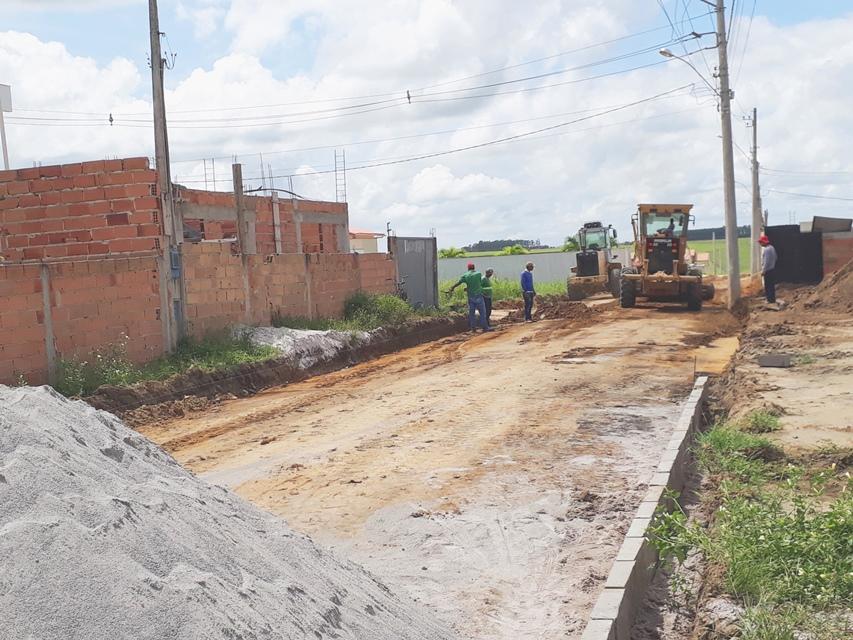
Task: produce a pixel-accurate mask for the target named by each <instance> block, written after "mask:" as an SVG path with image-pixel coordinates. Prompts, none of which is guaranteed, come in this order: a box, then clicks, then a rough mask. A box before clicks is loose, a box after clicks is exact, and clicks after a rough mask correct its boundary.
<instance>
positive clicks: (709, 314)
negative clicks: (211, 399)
mask: <svg viewBox="0 0 853 640" xmlns="http://www.w3.org/2000/svg"><path fill="white" fill-rule="evenodd" d="M734 324H735V323H734V321H733V319H732V318H731V316H729V315H728V314H727V312H725V311H723V310H722V309H720V308H713V307H712V308H707V309H706V311H704V312H703V313H702V314H689V313H684V312H681V310H671V311H664V310H659V309H634V310H630V311H621V310H618V309H611V310H607V311H604V312H603V313H601V314H600V315H597V316H596V317H595V318H594V319H593V321H592V323H589V322H588V323H586V326H584V327H583V328H578V327H577V326H576V325H575V324H573V323H572V322H566V321H561V320H553V321H543V322H539V323H536V324H533V325H514V326H509V327H507V328H504V329H502V330H501V331H498V332H495V333H493V334H487V335H480V336H477V337H474V338H467V339H466V338H461V337H460V338H451V339H445V340H442V341H439V342H435V343H431V344H427V345H422V346H420V347H416V348H413V349H408V350H406V351H402V352H399V353H397V354H394V355H391V356H386V357H384V358H381V359H379V360H374V361H372V362H369V363H365V364H362V365H359V366H356V367H353V368H351V369H347V370H344V371H339V372H336V373H332V374H329V375H324V376H320V377H316V378H313V379H311V380H308V381H305V382H302V383H299V384H293V385H290V386H287V387H282V388H278V389H273V390H270V391H267V392H265V393H261V394H259V395H257V396H254V397H251V398H246V399H241V400H234V401H229V402H226V403H224V404H222V405H219V406H216V407H214V408H212V409H210V410H207V411H205V412H201V413H196V414H192V415H189V416H187V417H185V418H182V419H178V420H174V421H171V422H168V423H161V424H157V425H151V426H148V427H144V428H142V429H141V430H142V431H143V433H145V434H146V435H147V436H149V437H151V438H152V439H154V440H155V441H157V442H158V443H160V444H162V445H164V446H165V447H166V448H167V449H168V450H169V451H171V452H172V453H173V454H174V455H175V457H176V458H177V459H178V460H179V461H180V462H181V463H182V464H184V465H186V466H187V467H189V468H190V469H191V470H193V471H194V472H196V473H198V474H200V475H201V476H202V477H204V478H206V479H207V480H209V481H211V482H215V483H220V484H224V485H227V486H229V487H232V488H234V489H236V491H237V492H238V493H240V494H241V495H243V496H244V497H246V498H248V499H249V500H251V501H253V502H255V503H256V504H258V505H260V506H262V507H264V508H266V509H268V510H270V511H272V512H274V513H276V514H280V515H281V516H283V517H284V518H286V519H287V521H288V522H289V524H290V525H291V526H292V527H294V528H295V529H297V530H300V531H303V532H305V533H307V534H309V535H311V536H312V537H313V538H314V539H315V540H317V541H319V542H320V543H325V544H327V545H329V546H331V547H333V548H336V549H338V550H340V552H341V553H342V554H344V555H347V556H349V557H350V558H352V559H353V560H355V561H357V562H360V563H362V564H363V565H365V566H367V567H368V568H369V569H370V570H371V571H373V572H374V573H375V574H376V575H378V576H379V577H380V579H382V580H383V581H384V582H385V583H386V584H387V585H388V586H389V587H390V588H392V589H399V590H402V591H405V592H408V593H409V595H411V596H413V597H415V598H416V599H418V600H421V601H423V602H425V603H426V604H427V605H428V606H429V607H430V608H432V609H433V610H434V611H435V612H436V613H437V615H438V616H440V617H441V618H443V619H444V620H446V621H448V622H449V623H450V624H452V625H453V626H455V628H457V629H458V630H459V631H460V633H461V634H462V635H464V636H467V637H475V638H502V639H503V638H505V639H510V638H511V639H517V638H542V639H550V638H574V637H578V636H579V635H580V634H581V632H582V630H583V627H584V624H585V620H586V616H587V614H588V612H589V609H590V607H591V605H592V603H593V602H594V599H595V597H596V596H597V594H598V591H599V590H600V589H601V588H602V585H603V580H604V578H605V577H606V574H607V571H608V569H609V566H610V563H611V561H612V558H613V556H614V555H615V553H616V551H617V548H618V545H619V543H620V542H621V539H622V536H623V534H624V532H625V529H626V527H627V524H628V522H629V520H630V518H631V516H632V515H633V512H634V510H635V509H636V506H637V504H638V502H639V500H640V499H641V497H642V495H643V492H644V489H645V484H644V483H645V482H647V480H648V478H649V477H650V476H651V473H652V471H653V469H654V468H655V466H656V465H657V463H658V458H659V454H660V450H661V448H662V447H663V446H664V444H665V443H666V442H667V440H668V439H669V434H670V430H671V428H672V425H673V423H674V421H675V419H676V417H677V415H678V412H679V408H680V403H681V400H682V399H683V398H684V397H685V396H686V394H687V393H688V391H689V389H690V386H691V384H692V379H693V373H694V367H695V366H696V362H697V361H696V359H695V357H696V356H699V357H701V358H702V360H701V362H703V363H705V364H704V365H700V366H703V367H711V368H718V367H719V366H721V365H722V364H723V363H724V362H725V361H726V360H727V358H728V356H729V353H730V351H731V349H732V348H733V347H734V346H736V344H732V343H731V341H723V342H722V343H721V344H722V345H723V346H722V347H721V348H720V349H713V348H711V349H708V348H705V347H699V345H700V344H703V343H705V342H708V339H709V337H710V336H712V335H713V334H715V332H716V333H717V334H719V332H720V331H721V330H723V331H725V330H726V329H731V330H733V329H734Z"/></svg>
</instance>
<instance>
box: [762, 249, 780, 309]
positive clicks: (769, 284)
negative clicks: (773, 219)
mask: <svg viewBox="0 0 853 640" xmlns="http://www.w3.org/2000/svg"><path fill="white" fill-rule="evenodd" d="M758 244H760V245H761V275H762V276H764V296H765V297H766V298H767V302H768V303H770V304H776V259H777V257H778V256H777V255H776V248H775V247H774V246H773V245H772V244H770V238H768V237H767V235H765V234H763V233H762V234H761V235H760V236H759V237H758Z"/></svg>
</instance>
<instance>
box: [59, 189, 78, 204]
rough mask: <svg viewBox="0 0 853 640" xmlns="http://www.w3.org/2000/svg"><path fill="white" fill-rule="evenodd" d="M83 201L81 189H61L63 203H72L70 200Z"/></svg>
mask: <svg viewBox="0 0 853 640" xmlns="http://www.w3.org/2000/svg"><path fill="white" fill-rule="evenodd" d="M82 201H83V192H82V191H63V192H62V202H63V203H64V204H68V203H72V202H82Z"/></svg>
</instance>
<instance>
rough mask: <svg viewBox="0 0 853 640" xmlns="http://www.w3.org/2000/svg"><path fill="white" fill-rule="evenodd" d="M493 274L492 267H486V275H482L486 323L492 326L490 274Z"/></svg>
mask: <svg viewBox="0 0 853 640" xmlns="http://www.w3.org/2000/svg"><path fill="white" fill-rule="evenodd" d="M493 275H495V270H494V269H486V275H485V276H484V277H483V302H484V303H485V307H486V324H487V325H488V326H489V327H491V326H492V295H493V293H494V289H493V288H492V276H493Z"/></svg>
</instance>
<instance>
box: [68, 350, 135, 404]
mask: <svg viewBox="0 0 853 640" xmlns="http://www.w3.org/2000/svg"><path fill="white" fill-rule="evenodd" d="M127 342H128V337H127V336H122V337H121V340H119V342H117V343H115V344H112V345H108V346H106V347H102V348H100V349H96V350H95V351H93V352H92V355H91V357H90V358H89V359H88V360H81V359H80V358H78V357H72V358H67V359H66V358H61V359H60V360H59V362H58V363H57V375H56V384H55V388H56V390H57V391H59V393H61V394H63V395H65V396H69V397H73V396H86V395H89V394H91V393H92V392H94V391H95V389H97V388H98V387H100V386H101V385H104V384H114V385H126V384H132V383H133V382H136V381H137V380H139V377H140V371H139V369H138V368H137V367H136V366H135V365H134V364H133V363H132V362H130V360H129V359H128V357H127Z"/></svg>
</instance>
